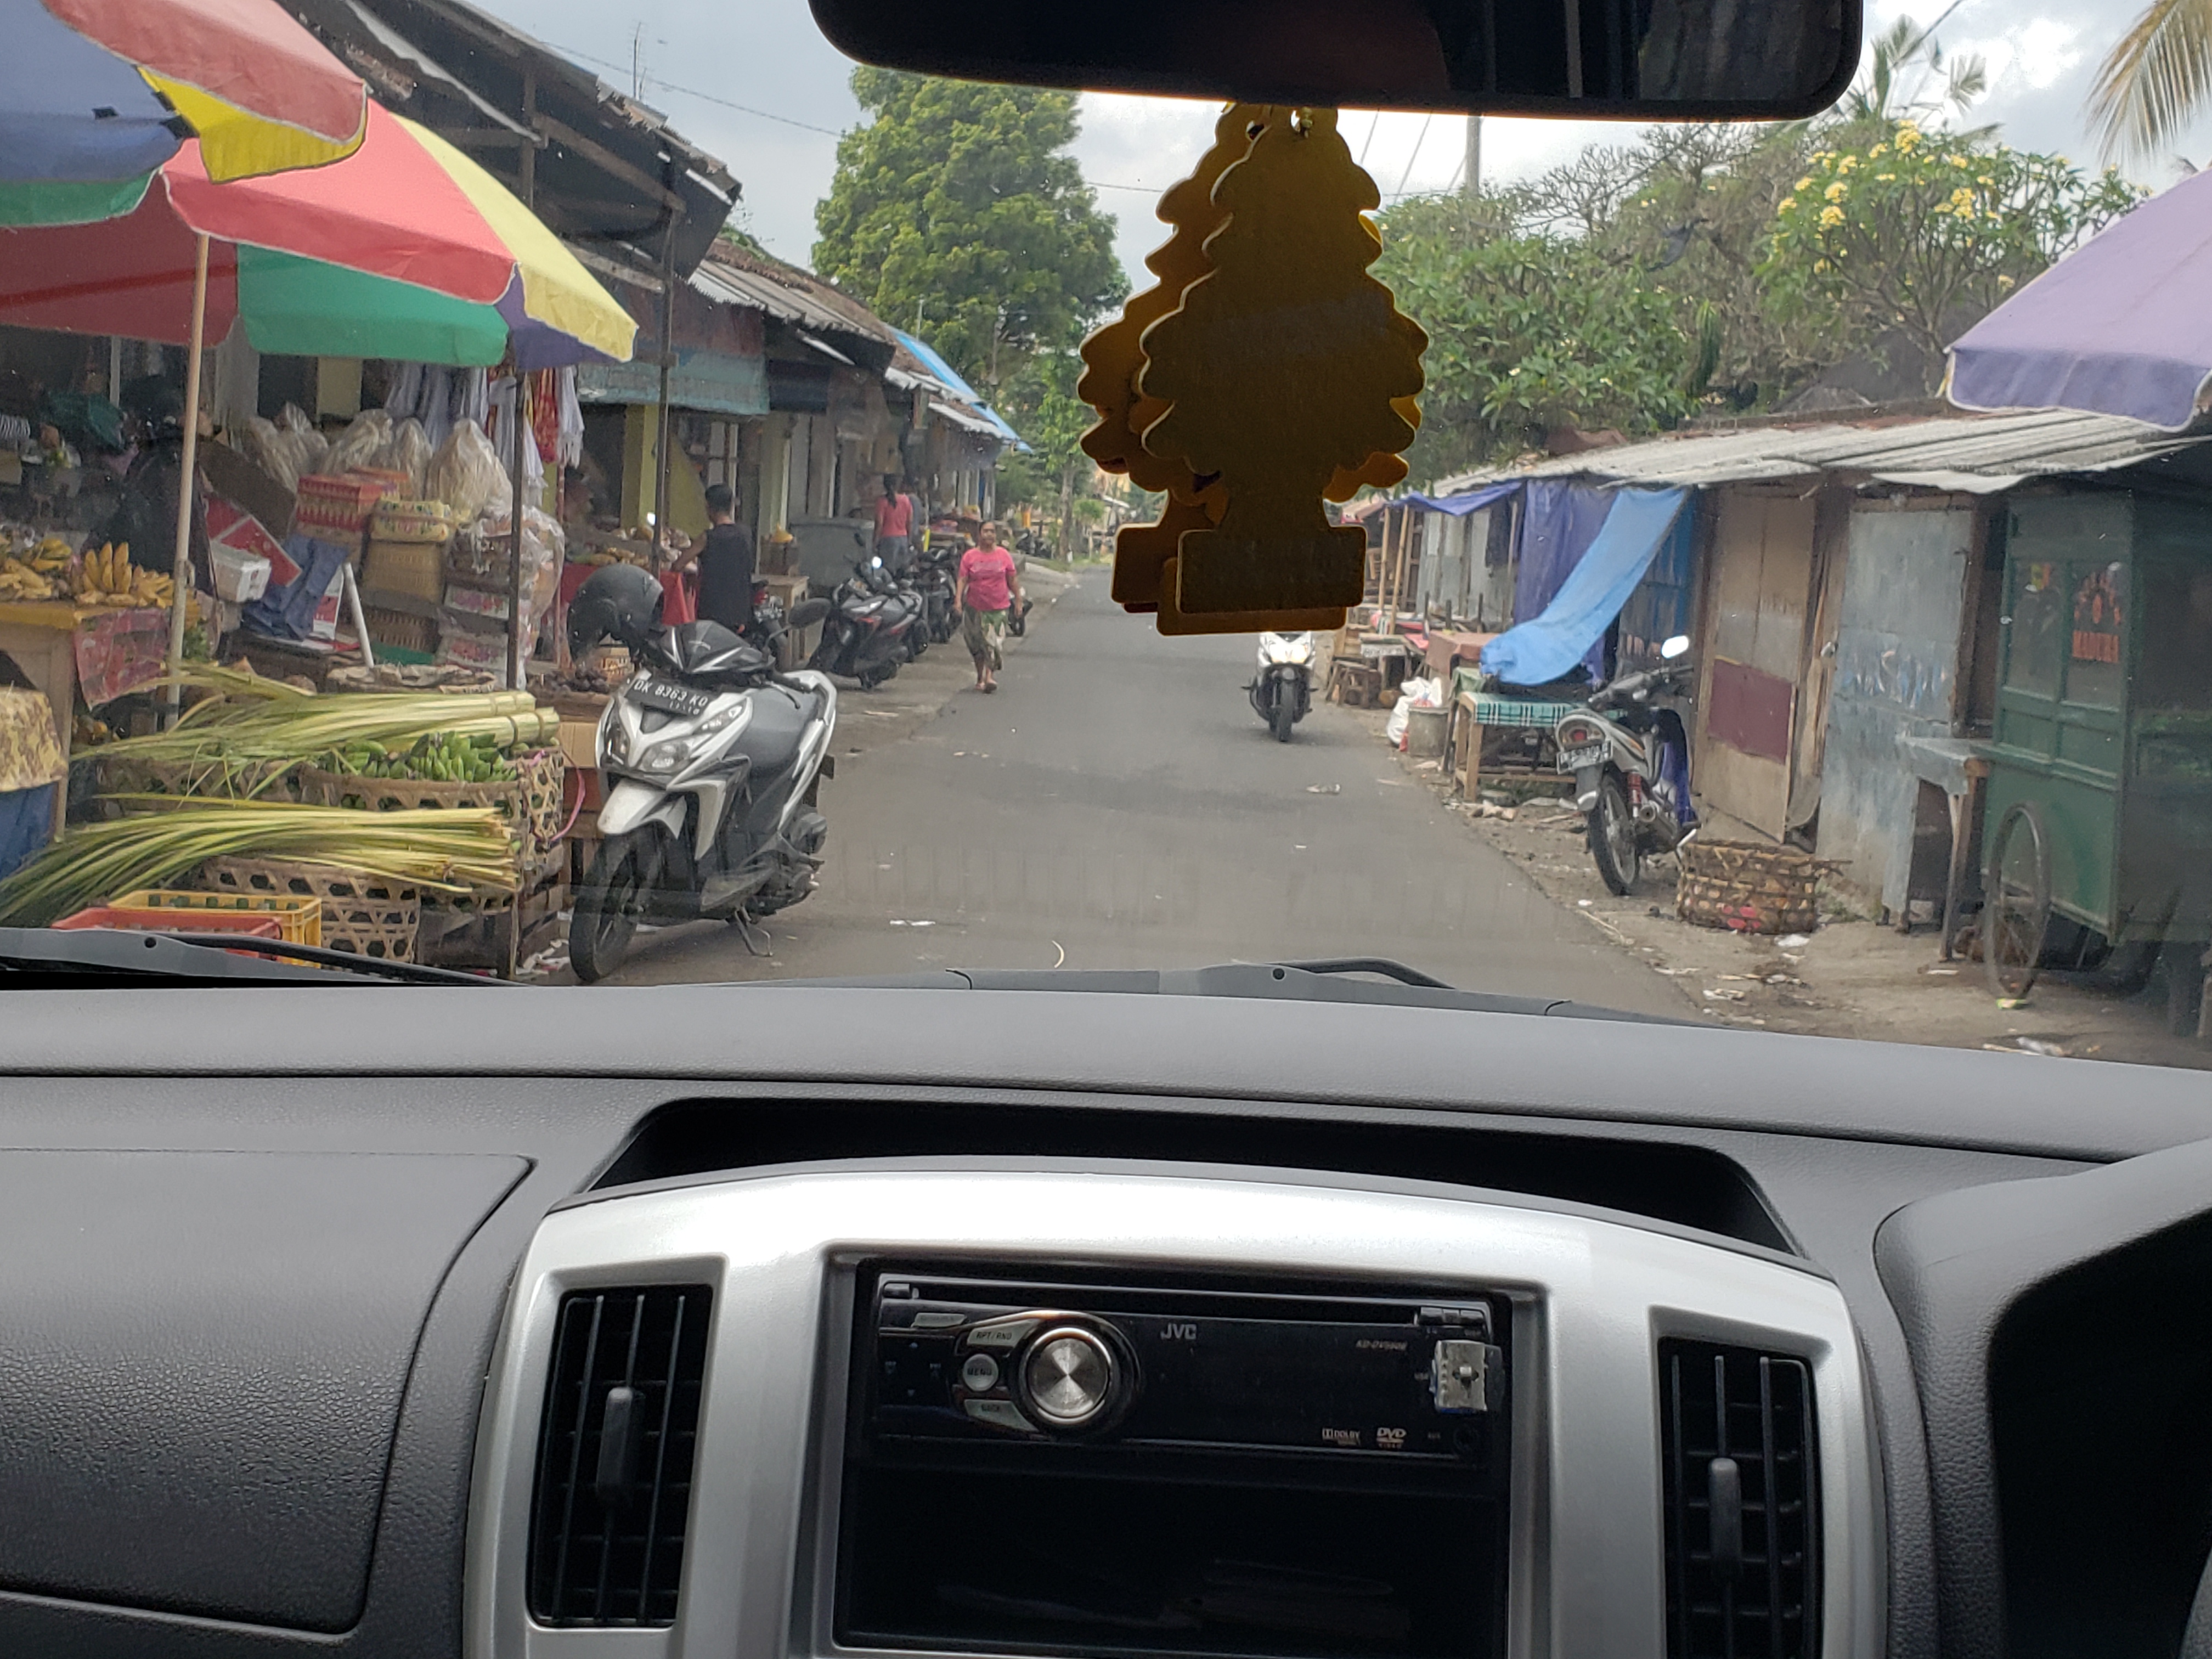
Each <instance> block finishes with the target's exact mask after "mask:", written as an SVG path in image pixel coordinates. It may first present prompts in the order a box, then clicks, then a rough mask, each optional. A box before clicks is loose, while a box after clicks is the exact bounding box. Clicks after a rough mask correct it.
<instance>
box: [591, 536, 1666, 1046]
mask: <svg viewBox="0 0 2212 1659" xmlns="http://www.w3.org/2000/svg"><path fill="white" fill-rule="evenodd" d="M1255 643H1256V642H1255V641H1254V640H1253V639H1251V638H1250V637H1249V636H1244V635H1234V636H1227V637H1220V638H1211V639H1203V638H1202V639H1183V640H1165V639H1162V638H1161V637H1160V636H1159V635H1158V634H1157V633H1155V632H1154V631H1153V630H1152V628H1151V626H1150V625H1149V623H1148V622H1147V621H1146V620H1145V619H1143V618H1139V617H1131V616H1128V615H1126V614H1125V613H1124V612H1123V611H1121V609H1120V608H1119V607H1117V606H1115V605H1114V604H1112V603H1111V601H1110V600H1109V599H1108V598H1107V594H1106V576H1105V573H1104V572H1103V571H1092V572H1089V573H1087V574H1085V575H1084V576H1082V577H1081V578H1080V579H1079V580H1078V581H1077V582H1076V583H1075V584H1074V585H1073V586H1071V587H1069V588H1067V589H1066V590H1065V592H1063V593H1062V595H1061V597H1060V599H1059V600H1058V602H1057V603H1055V604H1052V605H1049V606H1047V605H1040V606H1039V607H1038V611H1037V613H1036V617H1034V618H1033V620H1032V623H1031V627H1030V638H1028V639H1027V640H1025V641H1021V642H1020V643H1019V644H1018V647H1016V648H1015V649H1014V650H1012V651H1011V652H1010V653H1009V655H1008V658H1007V662H1006V671H1005V672H1004V674H1003V675H1002V676H1001V678H1000V690H999V691H998V692H997V694H996V695H995V696H988V697H986V696H979V695H977V694H975V692H973V691H972V690H964V689H962V690H954V689H952V688H953V687H956V686H959V685H962V684H964V683H965V682H966V680H967V678H968V671H967V664H966V661H965V659H964V657H963V656H962V653H961V651H960V647H959V645H958V642H957V641H955V642H954V643H952V644H951V645H949V646H945V647H938V648H937V649H936V650H933V651H932V652H931V653H930V654H929V655H927V656H926V657H925V658H924V659H922V661H921V664H919V665H916V667H915V670H913V671H910V673H911V674H912V675H913V676H915V677H916V678H919V677H920V676H921V674H923V673H924V672H926V671H933V670H934V671H936V675H937V678H939V680H940V682H941V683H943V684H945V685H946V686H947V688H948V693H949V701H947V702H945V703H944V704H943V705H942V707H941V709H939V710H938V711H937V712H935V713H934V714H933V715H928V716H927V717H921V718H914V719H908V720H901V721H900V722H899V727H900V730H901V732H902V734H901V735H898V736H896V737H895V738H891V739H890V741H886V742H882V743H879V744H877V745H876V746H873V747H862V748H860V749H858V751H857V752H848V750H853V749H854V746H855V744H854V740H857V739H861V738H866V736H868V735H869V734H870V727H871V726H872V724H873V720H874V718H875V717H873V716H872V714H871V713H870V708H871V703H872V700H874V699H881V698H888V697H890V696H894V695H896V694H898V693H900V692H902V690H903V691H904V692H905V693H906V695H907V696H908V697H911V696H912V695H913V687H912V685H911V684H910V682H909V681H908V677H904V676H902V679H901V680H899V681H894V682H893V683H892V684H891V685H890V686H889V687H887V688H885V689H884V691H882V692H880V693H876V694H870V693H866V692H861V691H859V690H851V689H848V690H845V692H844V693H843V695H842V696H841V698H840V702H839V711H840V736H839V739H838V744H837V750H838V752H839V763H838V770H837V775H836V778H835V779H834V780H833V781H829V782H827V783H825V784H824V785H823V791H822V810H823V812H824V814H825V815H826V816H827V817H828V818H829V825H830V834H829V857H828V862H827V864H826V866H825V867H824V868H823V872H822V884H821V887H820V889H819V890H818V891H817V892H816V893H815V894H813V895H812V896H811V897H809V898H808V899H806V900H805V902H803V903H801V904H799V905H797V906H795V907H793V908H791V909H789V910H787V911H785V912H783V913H782V914H781V915H777V916H775V917H773V918H771V919H770V920H769V922H768V924H767V927H768V931H769V933H770V935H771V939H770V950H771V951H772V955H770V956H769V957H755V956H753V955H751V954H750V953H749V952H748V951H747V949H746V947H745V945H744V940H743V939H742V938H741V937H740V935H739V933H738V930H737V929H735V928H733V927H728V926H726V925H721V924H714V923H700V924H694V925H690V926H686V927H670V928H664V929H660V930H658V931H655V932H652V933H641V934H640V935H639V937H638V939H637V940H636V941H635V945H633V946H632V950H631V954H630V957H629V962H628V963H627V964H626V965H625V967H624V969H623V972H622V974H621V975H619V976H618V978H619V980H620V981H623V982H628V983H633V984H648V983H663V982H669V981H723V980H734V979H757V978H763V977H807V978H812V977H820V976H828V975H879V974H887V973H906V972H911V971H914V970H915V969H927V968H939V967H972V968H1053V967H1055V966H1060V967H1066V968H1148V967H1158V968H1190V967H1199V966H1202V965H1204V964H1206V963H1221V962H1230V961H1247V962H1251V961H1282V960H1295V959H1298V958H1302V957H1323V956H1386V957H1396V958H1397V959H1399V960H1400V961H1402V962H1405V963H1409V964H1411V965H1412V966H1413V967H1415V968H1418V969H1422V970H1423V971H1425V972H1426V973H1430V974H1432V975H1436V976H1437V977H1438V978H1440V979H1443V980H1445V981H1449V982H1450V983H1452V984H1454V985H1457V986H1460V987H1464V988H1467V989H1470V990H1483V991H1493V992H1500V993H1505V994H1515V995H1549V996H1566V997H1572V998H1575V999H1577V1000H1581V1001H1585V1002H1592V1003H1600V1004H1605V1005H1608V1006H1614V1007H1621V1008H1631V1009H1637V1010H1640V1011H1644V1012H1655V1013H1668V1014H1680V1013H1681V1012H1684V1005H1683V1002H1682V1000H1681V999H1680V995H1679V994H1678V993H1676V992H1675V991H1674V989H1673V987H1671V986H1670V985H1669V984H1668V983H1667V982H1666V981H1663V980H1662V979H1660V978H1659V977H1658V976H1656V975H1653V974H1651V973H1650V972H1649V971H1647V970H1646V969H1644V968H1643V967H1641V966H1640V965H1638V963H1636V962H1635V961H1634V960H1632V958H1631V957H1628V956H1627V955H1626V954H1625V953H1623V952H1622V951H1620V950H1619V949H1618V948H1617V947H1615V946H1613V945H1611V944H1609V943H1607V941H1606V940H1605V939H1603V937H1602V935H1601V934H1600V933H1598V931H1597V929H1596V928H1595V927H1593V926H1591V925H1590V924H1589V922H1588V921H1586V920H1584V919H1583V917H1581V916H1578V915H1575V914H1574V913H1573V912H1572V911H1571V910H1570V909H1566V908H1562V907H1561V906H1560V905H1559V903H1558V902H1555V901H1553V900H1552V899H1550V898H1547V897H1546V896H1544V895H1543V894H1541V893H1540V892H1538V891H1536V890H1534V888H1532V887H1531V886H1530V885H1529V884H1528V879H1527V878H1526V877H1525V876H1524V875H1523V874H1522V873H1521V872H1519V871H1517V870H1516V869H1515V868H1514V867H1513V866H1511V864H1510V862H1509V861H1508V860H1506V859H1505V858H1504V856H1503V855H1502V854H1499V853H1498V851H1496V850H1495V849H1494V848H1492V847H1490V846H1488V845H1486V843H1485V842H1482V841H1481V840H1480V839H1479V838H1478V837H1477V836H1474V834H1473V833H1471V832H1470V830H1469V829H1468V826H1467V825H1466V824H1464V823H1462V822H1460V821H1459V820H1458V818H1456V817H1455V815H1454V814H1452V813H1451V812H1450V811H1448V810H1446V809H1445V808H1444V807H1443V805H1440V804H1439V803H1438V802H1437V799H1436V798H1435V796H1434V794H1433V793H1431V790H1429V789H1428V788H1427V787H1424V786H1423V785H1422V784H1421V783H1419V781H1415V780H1413V779H1412V778H1410V777H1408V776H1407V774H1406V772H1405V770H1404V769H1403V768H1402V767H1401V765H1400V764H1399V763H1398V761H1397V760H1396V758H1395V757H1393V756H1392V755H1391V754H1390V753H1389V751H1388V750H1385V749H1384V748H1383V746H1382V744H1380V742H1379V741H1378V740H1377V739H1376V738H1375V737H1374V736H1373V735H1371V733H1370V731H1369V730H1368V728H1367V726H1366V724H1365V723H1364V721H1363V720H1362V719H1361V718H1360V717H1359V716H1358V715H1357V714H1353V713H1352V712H1351V711H1348V710H1345V709H1341V708H1334V707H1331V706H1329V705H1327V704H1316V707H1315V708H1314V710H1313V712H1312V713H1311V714H1309V715H1308V716H1307V718H1306V719H1305V720H1304V722H1303V723H1302V724H1301V725H1300V726H1298V727H1297V735H1296V736H1295V738H1293V740H1292V741H1291V743H1289V744H1279V743H1277V742H1276V741H1275V740H1274V738H1273V737H1272V736H1271V735H1269V733H1268V732H1267V729H1266V728H1265V727H1264V726H1261V723H1260V721H1259V720H1258V719H1257V717H1256V716H1255V715H1254V714H1253V713H1252V709H1251V706H1250V704H1249V702H1248V701H1247V700H1246V697H1245V695H1244V693H1243V690H1242V687H1243V684H1244V682H1245V681H1246V680H1247V679H1249V678H1250V675H1251V671H1252V666H1253V661H1254V652H1255ZM940 657H944V658H946V659H959V661H958V664H957V669H958V671H957V675H955V674H952V673H951V672H949V671H947V667H946V665H940V664H939V658H940Z"/></svg>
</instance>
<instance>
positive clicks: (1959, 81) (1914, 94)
mask: <svg viewBox="0 0 2212 1659" xmlns="http://www.w3.org/2000/svg"><path fill="white" fill-rule="evenodd" d="M1957 9H1958V8H1957V7H1956V6H1955V5H1954V6H1953V7H1952V8H1951V9H1949V10H1947V11H1945V12H1944V14H1943V17H1948V16H1949V15H1951V12H1952V11H1955V10H1957ZM1942 21H1943V19H1942V17H1939V18H1937V19H1936V22H1935V23H1931V24H1930V25H1929V26H1928V27H1926V28H1923V27H1920V25H1919V24H1917V23H1916V22H1914V21H1912V20H1911V18H1910V17H1900V18H1899V19H1898V20H1897V21H1895V22H1894V23H1892V24H1891V25H1890V26H1889V27H1887V29H1884V30H1883V31H1882V32H1881V33H1880V34H1879V35H1877V36H1875V42H1874V48H1873V50H1872V51H1871V52H1869V54H1868V56H1867V65H1866V69H1865V70H1864V71H1863V73H1862V74H1861V75H1860V76H1858V77H1857V79H1856V80H1854V81H1853V82H1851V85H1850V90H1849V91H1847V92H1845V93H1844V95H1843V97H1842V99H1841V100H1838V103H1837V106H1836V112H1837V114H1838V116H1840V117H1841V118H1842V119H1843V121H1844V123H1846V124H1847V125H1856V124H1861V123H1863V124H1868V125H1874V126H1877V127H1887V126H1891V125H1894V124H1895V123H1897V122H1899V121H1911V122H1915V123H1917V124H1919V125H1928V124H1929V123H1931V122H1934V121H1937V120H1941V119H1942V118H1944V117H1945V113H1946V112H1947V111H1948V112H1951V113H1954V114H1959V115H1963V114H1965V113H1966V111H1967V110H1968V109H1969V108H1970V107H1971V106H1972V104H1973V101H1974V100H1976V99H1977V98H1978V97H1980V96H1981V95H1982V94H1984V93H1985V92H1987V91H1988V90H1989V89H1990V77H1989V71H1988V69H1987V67H1986V66H1985V65H1984V64H1983V62H1982V60H1981V59H1980V58H1974V57H1967V58H1945V57H1944V56H1943V48H1942V45H1941V44H1940V43H1939V42H1938V41H1937V40H1936V28H1937V27H1939V26H1940V25H1941V24H1942ZM1931 80H1934V81H1936V85H1935V86H1933V87H1931V86H1930V85H1929V82H1930V81H1931ZM1988 131H1989V130H1988V129H1987V128H1983V129H1981V130H1979V131H1978V132H1976V133H1975V134H1973V135H1972V136H1973V137H1986V136H1987V134H1988Z"/></svg>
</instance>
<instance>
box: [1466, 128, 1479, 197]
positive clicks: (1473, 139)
mask: <svg viewBox="0 0 2212 1659" xmlns="http://www.w3.org/2000/svg"><path fill="white" fill-rule="evenodd" d="M1462 177H1463V178H1464V179H1466V181H1467V182H1466V184H1465V185H1464V188H1465V190H1466V191H1467V193H1468V195H1469V196H1470V197H1474V196H1480V195H1481V194H1482V118H1481V117H1480V115H1470V116H1468V118H1467V166H1466V167H1465V168H1464V169H1463V170H1462Z"/></svg>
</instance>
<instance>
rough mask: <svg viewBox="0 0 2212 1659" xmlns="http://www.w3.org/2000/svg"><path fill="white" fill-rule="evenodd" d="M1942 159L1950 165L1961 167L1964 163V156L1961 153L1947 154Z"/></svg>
mask: <svg viewBox="0 0 2212 1659" xmlns="http://www.w3.org/2000/svg"><path fill="white" fill-rule="evenodd" d="M1943 160H1944V161H1945V163H1946V164H1947V165H1948V166H1950V167H1964V166H1966V157H1965V156H1963V155H1947V156H1945V157H1944V158H1943Z"/></svg>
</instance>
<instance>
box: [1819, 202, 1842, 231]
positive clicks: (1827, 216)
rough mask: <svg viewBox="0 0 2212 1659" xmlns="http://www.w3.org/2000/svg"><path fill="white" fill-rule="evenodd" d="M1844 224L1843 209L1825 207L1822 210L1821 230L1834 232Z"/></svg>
mask: <svg viewBox="0 0 2212 1659" xmlns="http://www.w3.org/2000/svg"><path fill="white" fill-rule="evenodd" d="M1843 222H1844V210H1843V209H1841V208H1839V207H1824V208H1822V209H1821V210H1820V228H1821V229H1823V230H1833V229H1834V228H1836V227H1837V226H1838V225H1840V224H1841V223H1843Z"/></svg>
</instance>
